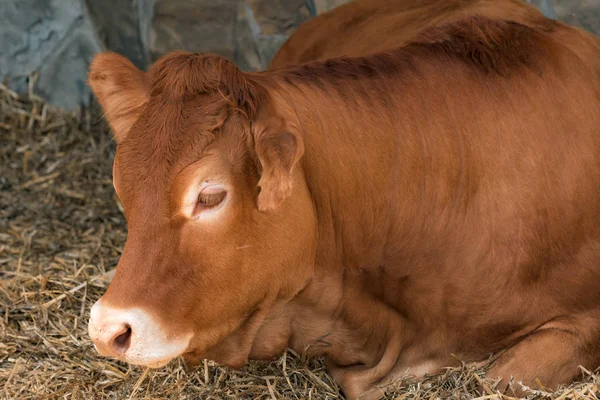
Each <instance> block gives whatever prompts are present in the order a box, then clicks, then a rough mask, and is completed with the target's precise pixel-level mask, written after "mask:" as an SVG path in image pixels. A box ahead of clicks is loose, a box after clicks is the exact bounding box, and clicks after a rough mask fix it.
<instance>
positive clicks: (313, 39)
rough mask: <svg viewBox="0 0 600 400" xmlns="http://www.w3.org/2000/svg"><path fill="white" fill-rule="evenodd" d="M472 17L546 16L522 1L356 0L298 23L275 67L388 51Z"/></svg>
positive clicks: (524, 20)
mask: <svg viewBox="0 0 600 400" xmlns="http://www.w3.org/2000/svg"><path fill="white" fill-rule="evenodd" d="M472 15H481V16H487V17H491V18H500V19H504V20H509V21H516V22H520V23H524V24H527V23H528V22H529V21H532V22H535V21H537V20H539V18H540V16H541V14H540V12H539V11H538V10H537V9H536V8H535V7H533V6H532V5H530V4H527V3H525V2H523V1H521V0H355V1H352V2H349V3H346V4H344V5H342V6H340V7H337V8H335V9H333V10H331V11H329V12H327V13H324V14H321V15H319V16H318V17H316V18H313V19H310V20H308V21H306V22H305V23H304V24H302V25H301V26H300V27H298V29H297V30H296V32H295V33H294V34H293V35H292V36H291V37H290V38H289V39H288V40H287V42H286V43H284V45H283V46H282V47H281V49H279V51H278V52H277V54H276V55H275V57H274V58H273V60H272V61H271V65H270V68H271V69H277V68H281V67H284V66H287V65H293V64H302V63H306V62H309V61H317V60H325V59H328V58H332V57H342V56H345V57H358V56H364V55H367V54H371V53H375V52H378V51H384V50H387V49H390V48H394V47H398V46H400V45H402V44H404V43H406V42H407V41H409V40H413V39H414V38H415V37H416V35H417V34H418V33H419V32H422V31H423V30H426V29H428V28H430V27H433V26H438V25H440V24H442V23H448V22H453V21H456V20H458V19H461V18H465V17H468V16H472Z"/></svg>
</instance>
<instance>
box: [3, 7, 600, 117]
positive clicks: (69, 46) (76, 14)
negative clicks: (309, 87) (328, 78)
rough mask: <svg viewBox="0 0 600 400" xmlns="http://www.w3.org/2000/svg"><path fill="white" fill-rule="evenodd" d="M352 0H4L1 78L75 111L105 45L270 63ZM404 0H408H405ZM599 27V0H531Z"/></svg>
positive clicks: (142, 60)
mask: <svg viewBox="0 0 600 400" xmlns="http://www.w3.org/2000/svg"><path fill="white" fill-rule="evenodd" d="M347 1H348V0H1V1H0V49H1V50H0V77H1V78H3V80H4V83H5V84H7V85H8V86H9V87H11V88H12V89H13V90H15V91H17V92H20V93H27V90H28V87H29V79H30V77H31V76H32V74H34V75H37V80H35V87H34V90H35V92H36V94H38V95H40V96H41V97H43V98H45V99H47V100H48V101H49V102H51V103H52V104H54V105H56V106H59V107H64V108H68V109H73V108H76V107H77V106H79V105H80V104H84V105H86V104H88V103H89V101H90V100H91V95H90V92H89V89H88V87H87V85H86V84H85V81H86V76H87V69H88V65H89V62H90V60H91V58H92V57H93V55H94V54H96V53H97V52H99V51H102V50H107V49H108V50H113V51H116V52H118V53H120V54H123V55H125V56H127V57H128V58H129V59H131V60H132V62H133V63H134V64H136V65H137V66H138V67H140V68H147V67H148V65H149V64H150V63H151V62H153V61H154V60H156V58H158V57H159V56H161V55H162V54H164V53H165V52H168V51H171V50H175V49H185V50H188V51H195V52H201V51H202V52H213V53H217V54H221V55H223V56H225V57H228V58H229V59H231V60H233V61H234V62H235V63H236V64H237V65H238V66H240V68H242V69H244V70H260V69H264V68H265V67H266V66H267V65H268V63H269V61H270V60H271V58H272V57H273V55H274V54H275V52H276V51H277V49H279V47H280V46H281V44H283V42H284V41H285V40H286V39H287V37H288V36H289V35H290V34H291V33H292V32H293V31H294V29H295V28H296V27H297V26H298V25H299V24H301V23H302V22H304V21H306V20H307V19H309V18H311V17H313V16H315V15H318V14H320V13H323V12H325V11H327V10H330V9H331V8H333V7H336V6H338V5H340V4H342V3H345V2H347ZM399 1H401V0H399ZM529 1H531V2H533V3H534V4H535V5H536V6H538V7H539V8H540V9H541V10H542V11H543V12H544V13H545V14H546V15H548V16H550V17H553V18H560V19H563V20H565V21H567V22H568V23H571V24H575V25H580V26H583V27H584V28H586V29H589V30H591V31H595V32H596V33H600V26H599V24H600V0H529Z"/></svg>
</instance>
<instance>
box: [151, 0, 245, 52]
mask: <svg viewBox="0 0 600 400" xmlns="http://www.w3.org/2000/svg"><path fill="white" fill-rule="evenodd" d="M238 1H239V0H220V1H218V2H215V1H214V0H156V3H155V5H154V18H153V21H152V27H151V34H150V55H151V58H152V60H156V59H157V58H158V57H160V56H161V55H163V54H165V53H167V52H169V51H173V50H187V51H192V52H210V53H216V54H220V55H222V56H225V57H228V58H229V59H231V60H233V58H234V56H235V40H234V34H233V33H234V27H235V25H236V13H237V9H238Z"/></svg>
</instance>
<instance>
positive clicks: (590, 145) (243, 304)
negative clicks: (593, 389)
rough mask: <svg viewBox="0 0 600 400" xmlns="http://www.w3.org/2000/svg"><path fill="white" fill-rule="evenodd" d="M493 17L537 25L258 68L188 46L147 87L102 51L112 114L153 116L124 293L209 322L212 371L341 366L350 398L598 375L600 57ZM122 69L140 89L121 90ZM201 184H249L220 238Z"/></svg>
mask: <svg viewBox="0 0 600 400" xmlns="http://www.w3.org/2000/svg"><path fill="white" fill-rule="evenodd" d="M359 3H360V4H362V5H363V6H364V5H365V4H366V3H365V2H359ZM413 3H414V2H413ZM413 3H411V2H410V1H406V2H397V4H399V5H398V7H399V8H400V7H408V5H409V4H413ZM483 3H485V4H486V6H489V8H488V9H489V10H492V9H493V7H491V6H490V4H491V3H489V2H485V1H451V2H447V3H446V4H453V5H454V6H453V7H450V6H446V7H447V8H440V9H438V10H437V11H436V12H437V14H435V13H433V14H431V15H433V16H435V19H436V20H443V19H444V18H443V17H444V16H447V15H449V14H452V15H456V14H455V13H458V14H461V12H460V11H461V10H462V11H464V9H466V8H468V7H469V6H470V5H473V4H483ZM495 3H496V4H497V6H496V7H497V10H502V12H505V11H506V10H510V9H511V7H513V8H514V10H516V11H515V12H514V14H515V15H519V16H523V15H528V17H527V19H528V21H529V22H528V23H524V21H523V20H522V18H520V19H519V18H517V20H515V19H511V18H493V17H492V16H489V15H488V16H481V15H479V16H473V17H470V18H457V19H456V20H454V21H451V22H450V23H448V24H439V25H436V26H433V27H432V28H431V29H426V30H424V31H423V32H420V33H417V34H415V35H413V36H412V38H411V39H410V40H407V41H406V43H401V44H402V46H395V47H387V48H385V49H381V50H380V51H378V52H374V53H373V54H368V53H367V52H363V54H359V55H354V56H353V57H341V55H339V54H338V55H336V54H329V55H328V53H327V52H325V53H324V54H323V55H322V56H314V58H323V60H322V61H317V62H314V61H313V62H310V63H307V64H306V65H301V66H292V65H288V66H287V67H285V68H274V70H272V71H269V72H264V73H255V74H247V73H242V72H240V71H239V70H238V69H237V68H236V67H235V66H234V65H233V64H231V63H229V62H227V61H226V60H224V59H223V58H221V57H218V56H211V55H202V54H199V55H198V54H196V55H194V54H186V53H175V54H171V55H167V56H165V57H164V58H163V59H161V60H160V61H158V62H157V64H156V65H155V66H153V68H152V69H151V70H150V71H149V73H148V74H147V75H144V74H142V73H138V72H135V71H134V72H131V71H130V69H125V68H124V67H123V65H124V63H123V60H122V59H121V58H120V57H119V56H116V55H104V56H103V58H101V59H100V61H98V62H96V63H94V64H93V68H92V72H91V74H90V84H91V86H92V88H93V89H94V92H95V93H96V94H97V96H98V98H99V101H100V102H101V103H102V105H103V107H105V109H117V108H118V107H117V106H116V105H114V104H113V102H115V101H117V102H119V101H121V102H123V103H124V104H129V103H128V102H127V101H125V100H126V99H128V98H135V99H143V100H142V101H143V104H144V106H143V107H140V108H135V109H134V110H131V109H130V108H127V109H126V111H128V112H125V113H107V117H108V119H109V121H110V123H111V125H112V126H113V127H114V128H115V134H116V138H117V140H118V142H119V146H118V150H117V156H116V159H115V188H116V189H117V191H118V193H119V196H120V198H121V200H122V202H123V203H124V207H125V212H126V215H127V220H128V224H129V236H128V240H127V244H126V246H125V249H124V252H123V256H122V258H121V260H120V263H119V267H118V268H117V273H116V275H115V277H114V280H113V282H112V283H111V285H110V287H109V289H108V291H107V292H106V294H105V295H104V299H103V301H105V302H108V303H110V304H113V305H115V306H120V307H132V306H139V307H143V308H144V309H146V310H149V312H151V313H152V314H153V315H155V316H156V318H158V319H159V320H160V321H161V324H163V325H164V326H167V327H169V329H170V332H171V333H173V334H176V333H177V332H182V331H186V330H192V331H193V332H194V333H195V336H194V338H193V339H192V342H191V344H190V346H189V348H188V350H187V351H188V352H187V353H186V354H185V355H184V357H185V358H186V359H187V360H188V361H189V362H190V363H194V362H198V361H199V360H201V359H202V358H210V359H214V360H216V361H219V362H223V363H226V364H228V365H232V366H240V365H243V364H244V363H245V362H246V361H247V360H248V359H249V358H251V359H254V358H259V359H268V358H272V357H275V356H277V355H278V354H281V352H282V351H283V350H284V349H285V348H286V347H287V346H289V347H292V348H294V349H296V350H297V351H308V353H309V354H311V355H322V356H325V357H326V360H327V363H328V368H329V371H330V373H331V374H332V375H333V376H334V378H335V379H336V380H337V381H338V382H339V383H340V384H341V386H342V388H343V390H344V392H345V394H346V395H347V396H348V397H349V398H351V399H356V398H358V397H359V396H360V395H361V394H363V393H364V392H368V393H367V394H366V395H365V396H363V397H361V398H377V397H379V396H380V395H381V394H382V390H379V389H378V387H379V386H382V385H386V384H388V383H390V382H393V381H394V380H395V379H397V378H400V377H402V376H403V375H405V374H406V373H407V372H408V373H414V374H416V375H422V374H424V373H426V372H429V373H433V372H437V371H439V370H440V368H442V367H444V366H449V365H451V364H453V363H455V362H456V359H455V358H454V355H455V356H457V357H458V358H459V359H462V360H464V361H474V362H486V360H488V357H490V356H491V355H495V356H496V359H495V361H494V364H493V365H492V368H491V370H490V374H491V375H492V376H499V377H502V378H503V382H504V383H505V384H506V383H507V382H508V379H509V378H510V377H511V376H514V377H515V378H516V379H517V380H522V381H523V382H524V383H526V384H533V383H535V381H536V379H540V380H541V382H542V383H543V384H544V385H546V386H548V387H556V386H557V385H559V384H562V383H567V382H569V381H570V380H573V379H575V378H576V377H577V376H578V373H579V372H578V366H579V365H583V366H584V367H586V368H590V369H593V368H595V367H597V366H598V365H599V364H600V345H599V343H600V322H599V321H600V318H599V317H600V279H598V278H600V265H599V263H598V259H599V257H600V218H598V217H599V216H600V132H599V131H598V129H597V127H598V126H600V95H599V94H600V92H599V91H598V88H599V87H600V85H599V81H600V66H599V65H598V63H597V60H598V59H600V48H599V47H598V41H597V39H596V38H594V37H592V36H591V35H588V34H585V33H583V32H581V31H579V30H576V29H574V28H570V27H567V26H565V25H563V24H560V23H557V22H552V21H548V20H546V19H544V18H543V17H542V16H541V15H539V14H538V13H537V12H536V11H535V10H533V9H532V8H527V7H526V6H522V5H519V4H517V3H516V2H514V1H512V0H506V1H497V2H495ZM357 4H358V3H357ZM390 4H391V3H390ZM426 4H428V5H429V6H430V7H433V6H432V5H435V4H441V3H437V2H433V1H429V2H426ZM349 7H350V6H349ZM411 7H414V8H415V9H416V5H414V4H413V5H412V6H411ZM461 7H463V8H461ZM409 8H410V7H409ZM431 9H432V8H428V10H429V12H431ZM344 10H351V8H347V9H344ZM340 15H341V17H340V19H346V17H347V14H345V11H343V10H342V11H340V14H339V15H338V14H335V12H333V13H330V14H327V15H325V16H323V17H322V18H321V19H320V21H321V22H323V21H330V22H331V20H332V19H333V20H335V19H336V18H338V17H339V16H340ZM357 15H359V14H357ZM377 15H378V14H377V13H376V12H366V14H365V15H364V16H362V17H360V15H359V16H355V17H354V18H353V19H350V20H349V21H350V22H346V23H340V24H339V26H343V27H344V28H343V29H352V26H353V25H352V24H353V23H356V24H359V26H360V27H364V26H365V24H366V23H368V22H369V21H372V19H373V18H379V17H377ZM414 15H415V14H413V16H414ZM374 16H375V17H374ZM342 17H344V18H342ZM422 17H423V19H425V17H426V16H425V15H423V16H422ZM319 18H320V17H319ZM352 21H354V22H352ZM386 21H388V22H389V21H390V20H386ZM342 22H343V21H342ZM318 24H319V22H316V23H314V24H313V26H319V25H318ZM332 25H333V26H338V25H336V24H332ZM340 29H341V28H340ZM361 29H362V28H361ZM369 37H370V38H372V39H373V43H378V42H380V41H382V40H383V38H382V37H379V39H380V40H379V41H377V40H375V39H376V38H377V35H375V34H373V35H371V36H369ZM291 40H292V42H294V41H295V39H294V38H292V39H291ZM336 40H338V41H341V40H342V39H341V37H340V38H337V39H336ZM346 46H350V44H349V43H348V42H346ZM127 68H129V67H127ZM128 71H129V72H128ZM122 75H127V76H128V77H129V78H130V79H133V80H134V81H135V80H136V79H137V81H136V82H138V83H139V85H138V84H135V85H132V86H128V87H127V90H124V91H123V92H122V93H121V96H122V97H123V100H120V99H115V98H114V97H113V96H112V95H111V96H107V95H106V93H107V91H106V90H104V89H106V87H107V86H108V87H114V86H115V85H118V83H117V82H115V81H110V79H108V81H107V79H106V78H105V77H109V78H110V77H114V76H117V77H118V76H122ZM98 77H102V78H101V79H99V78H98ZM136 77H137V78H136ZM332 89H333V90H332ZM111 93H112V92H111ZM130 121H134V122H130ZM190 170H191V171H192V172H193V174H192V175H190V174H189V173H187V172H186V171H190ZM140 176H145V177H146V179H140V178H139V177H140ZM200 177H202V179H204V178H207V177H208V178H210V179H214V180H221V181H223V182H226V183H227V185H228V187H229V188H230V189H229V190H230V193H229V195H230V196H231V197H230V202H229V203H227V206H226V207H225V211H224V212H223V213H222V215H221V216H220V219H219V220H218V222H216V223H206V222H198V221H194V220H191V219H190V218H188V217H186V216H185V215H184V214H182V212H181V209H182V206H181V204H180V203H181V198H182V193H183V192H185V191H186V190H187V188H189V187H191V186H192V185H193V184H194V182H196V179H200ZM548 349H552V350H553V351H548Z"/></svg>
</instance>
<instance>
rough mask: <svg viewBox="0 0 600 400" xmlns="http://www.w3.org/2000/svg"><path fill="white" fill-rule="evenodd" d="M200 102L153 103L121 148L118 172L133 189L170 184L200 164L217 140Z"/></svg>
mask: <svg viewBox="0 0 600 400" xmlns="http://www.w3.org/2000/svg"><path fill="white" fill-rule="evenodd" d="M198 105H199V104H198V102H193V103H192V102H188V103H187V104H186V102H183V101H182V102H181V103H179V104H165V103H164V102H160V101H155V102H151V103H150V104H149V105H148V106H147V107H146V109H145V110H144V112H143V113H142V115H141V116H140V118H139V120H138V121H137V122H136V123H135V124H134V126H133V127H132V129H131V131H130V132H129V133H128V135H127V136H126V137H125V138H124V140H123V141H122V142H121V143H120V144H119V145H118V147H117V154H116V161H117V166H116V169H117V172H118V173H119V174H120V180H121V181H123V182H128V184H129V185H133V186H139V185H144V186H147V185H148V184H149V183H150V182H164V183H166V182H169V181H171V180H172V179H173V177H174V176H175V175H177V174H178V173H179V172H180V171H181V170H182V169H183V168H185V166H187V165H189V164H192V163H194V162H195V161H197V160H199V159H200V158H201V157H202V155H203V153H204V152H205V150H206V149H207V148H208V146H209V145H210V144H211V143H212V142H213V141H214V139H215V132H213V131H211V130H208V129H207V126H208V125H210V123H211V122H212V121H211V120H213V119H214V118H213V116H211V115H206V114H205V113H204V112H203V110H202V108H201V105H200V107H198Z"/></svg>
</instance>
